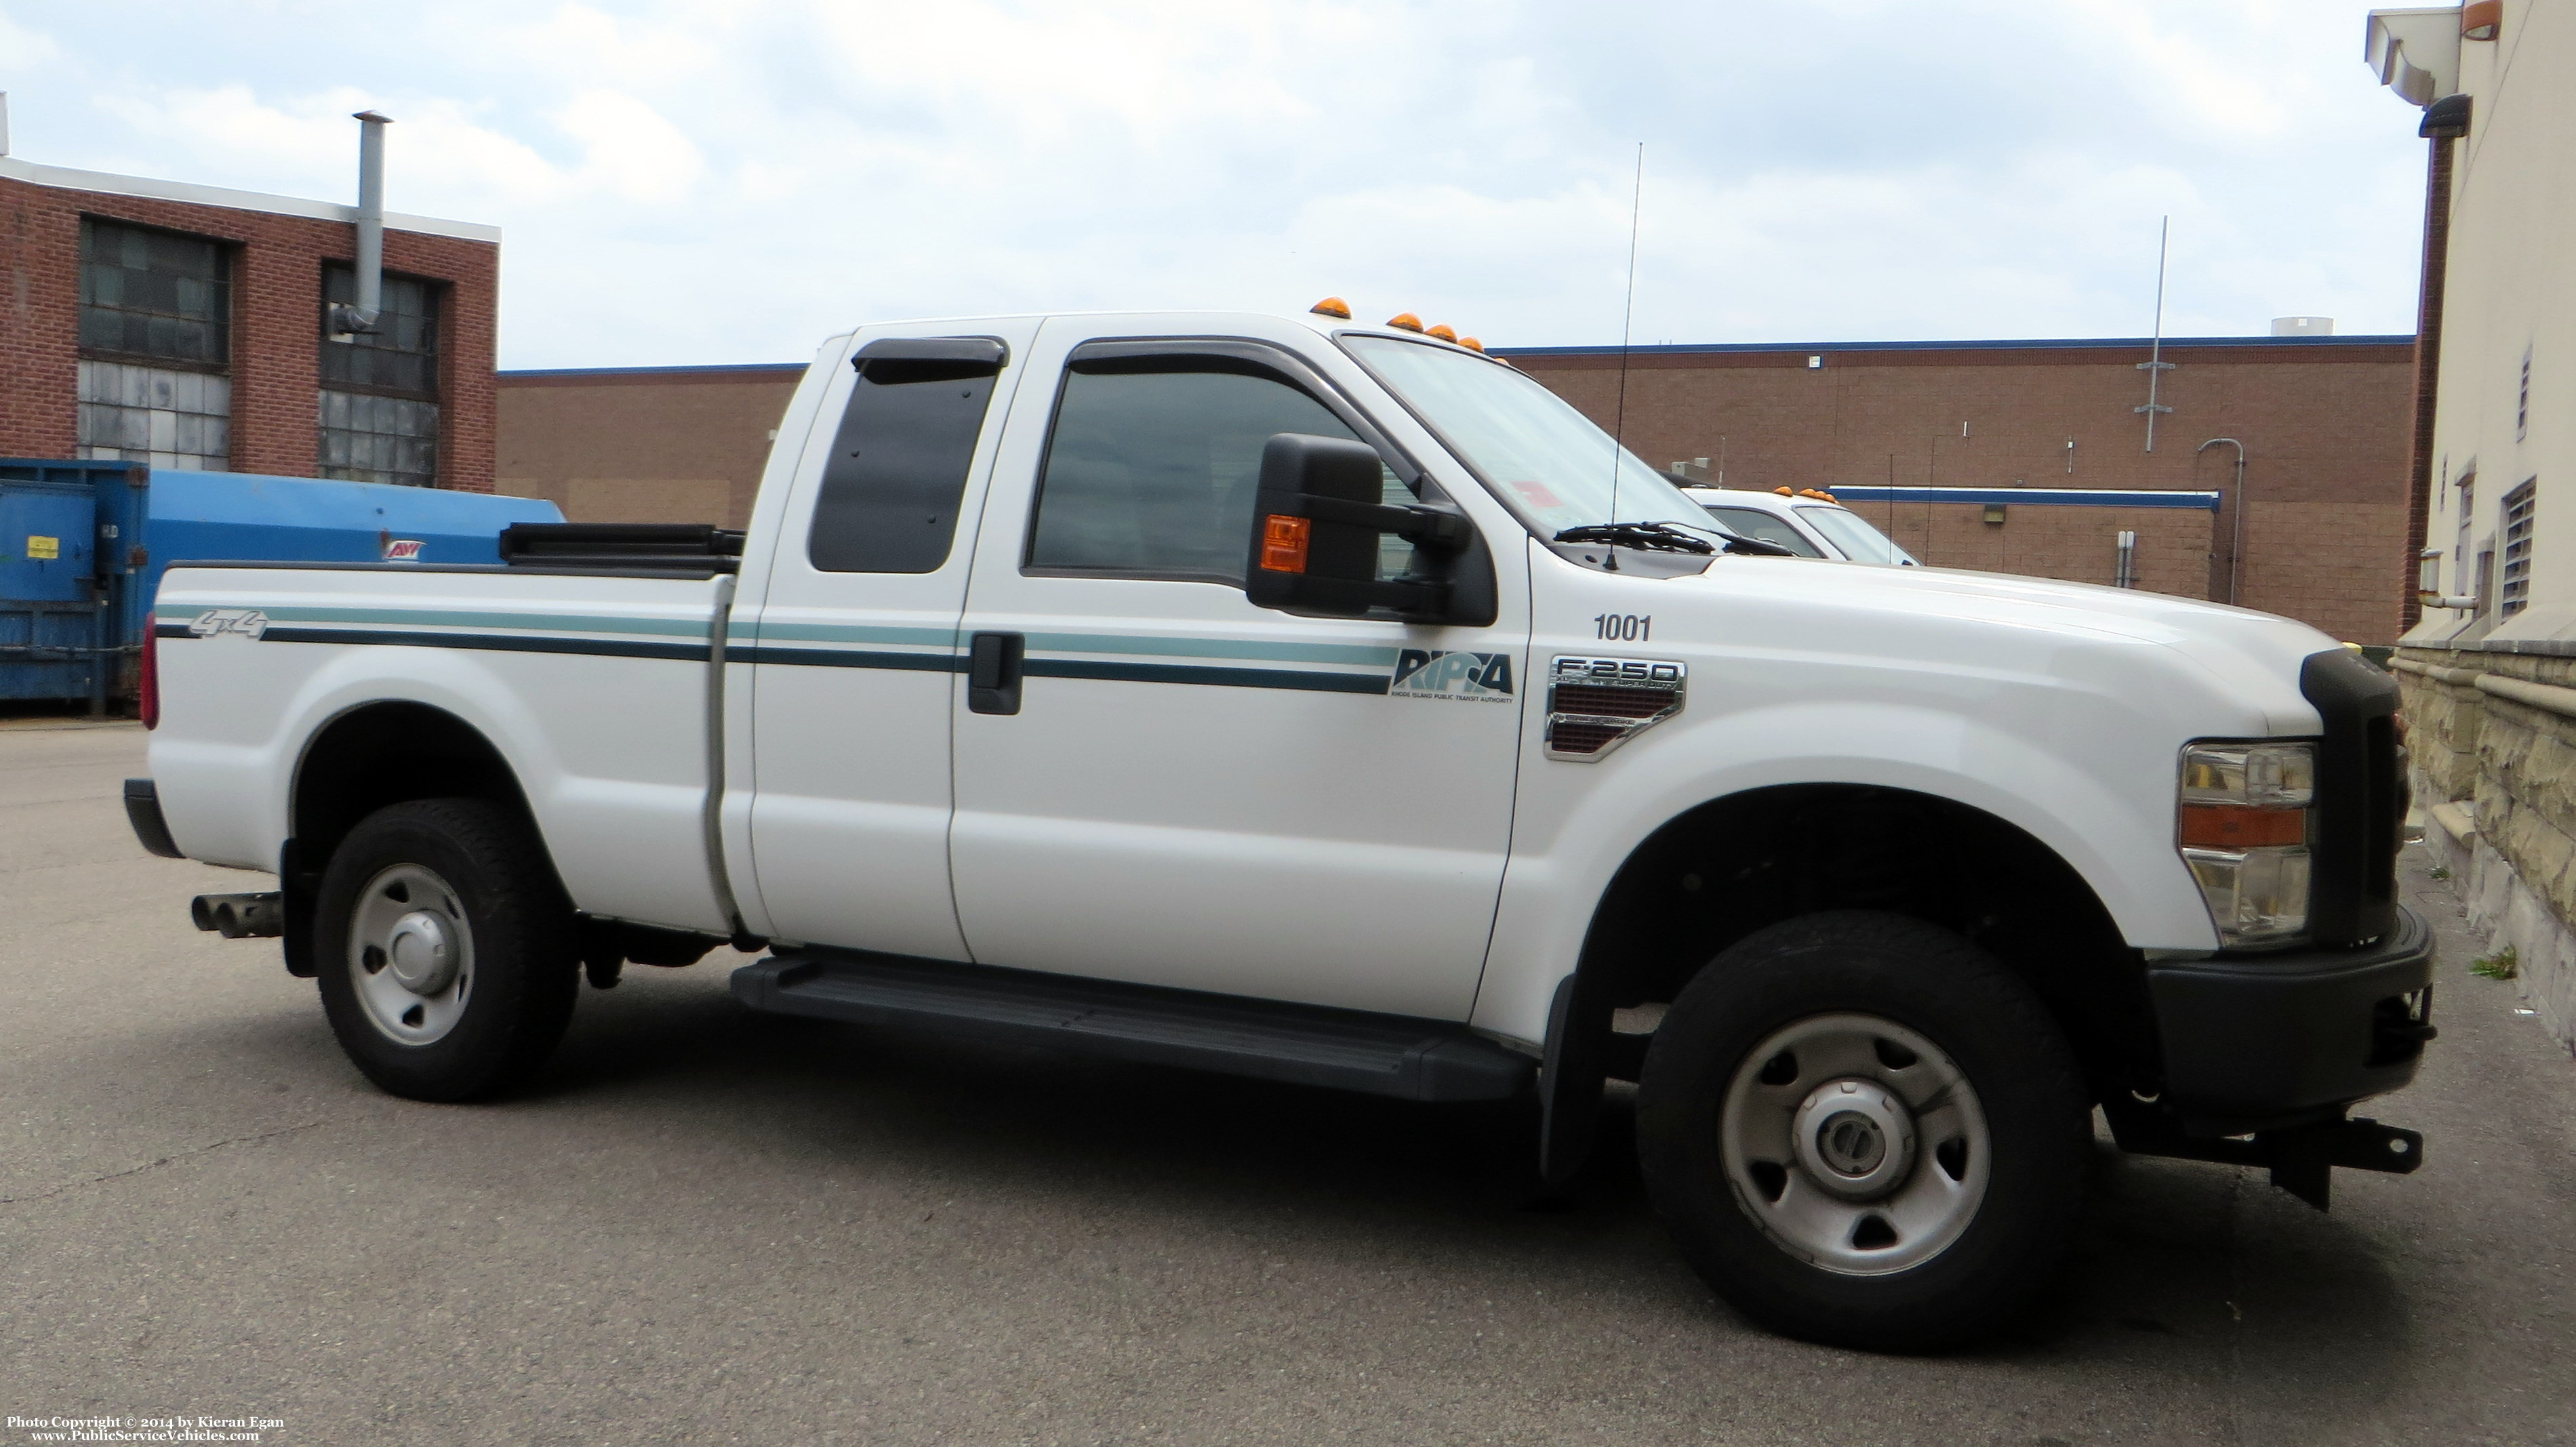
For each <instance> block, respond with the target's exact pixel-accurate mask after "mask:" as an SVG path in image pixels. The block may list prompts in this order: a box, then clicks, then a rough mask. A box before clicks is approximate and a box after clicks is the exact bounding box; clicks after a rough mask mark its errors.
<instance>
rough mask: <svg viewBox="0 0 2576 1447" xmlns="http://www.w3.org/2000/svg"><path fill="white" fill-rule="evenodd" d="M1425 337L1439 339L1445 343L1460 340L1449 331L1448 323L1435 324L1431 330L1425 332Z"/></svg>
mask: <svg viewBox="0 0 2576 1447" xmlns="http://www.w3.org/2000/svg"><path fill="white" fill-rule="evenodd" d="M1423 335H1424V336H1428V337H1438V338H1439V339H1440V340H1442V341H1444V342H1454V341H1456V340H1458V334H1457V333H1456V332H1454V331H1451V330H1450V329H1449V324H1448V323H1447V322H1439V323H1435V324H1434V325H1433V326H1432V327H1431V329H1430V330H1428V331H1426V332H1424V333H1423Z"/></svg>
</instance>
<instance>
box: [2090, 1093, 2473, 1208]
mask: <svg viewBox="0 0 2576 1447" xmlns="http://www.w3.org/2000/svg"><path fill="white" fill-rule="evenodd" d="M2103 1113H2104V1114H2105V1115H2107V1116H2109V1117H2110V1120H2111V1135H2112V1138H2113V1139H2114V1140H2116V1141H2118V1142H2119V1145H2120V1149H2122V1150H2124V1151H2127V1152H2129V1153H2130V1154H2131V1155H2140V1156H2171V1157H2174V1158H2176V1159H2179V1160H2186V1161H2216V1162H2218V1163H2219V1164H2221V1165H2229V1166H2263V1167H2266V1168H2268V1169H2269V1170H2270V1171H2271V1173H2272V1184H2273V1185H2275V1186H2278V1187H2280V1188H2281V1189H2282V1190H2284V1191H2287V1192H2289V1193H2290V1194H2291V1195H2293V1196H2296V1197H2298V1198H2299V1199H2300V1200H2302V1201H2305V1202H2307V1203H2308V1204H2309V1205H2311V1206H2314V1207H2316V1208H2317V1209H2318V1210H2320V1211H2323V1210H2326V1209H2327V1208H2328V1204H2329V1202H2330V1201H2331V1200H2332V1198H2333V1182H2334V1168H2335V1167H2337V1166H2341V1167H2343V1168H2344V1169H2345V1170H2348V1171H2379V1172H2383V1173H2385V1174H2388V1175H2393V1176H2410V1175H2413V1174H2414V1173H2415V1172H2416V1171H2417V1170H2418V1169H2420V1168H2421V1167H2422V1166H2423V1164H2424V1137H2423V1134H2422V1133H2421V1132H2419V1131H2411V1130H2401V1129H2399V1128H2398V1127H2396V1126H2393V1125H2381V1124H2380V1123H2379V1122H2377V1121H2375V1120H2372V1119H2370V1118H2369V1117H2368V1116H2356V1117H2354V1118H2353V1119H2350V1120H2329V1121H2319V1122H2317V1123H2315V1124H2313V1125H2300V1126H2290V1127H2287V1128H2285V1129H2281V1130H2267V1131H2257V1132H2255V1133H2254V1134H2252V1135H2250V1136H2219V1137H2202V1136H2191V1135H2185V1134H2184V1133H2183V1132H2182V1130H2181V1129H2179V1128H2178V1127H2177V1126H2175V1125H2174V1123H2173V1122H2172V1121H2170V1120H2168V1119H2166V1118H2164V1117H2162V1116H2159V1115H2156V1114H2153V1113H2151V1112H2149V1111H2148V1110H2147V1109H2145V1108H2143V1107H2130V1108H2129V1109H2125V1110H2106V1111H2104V1112H2103Z"/></svg>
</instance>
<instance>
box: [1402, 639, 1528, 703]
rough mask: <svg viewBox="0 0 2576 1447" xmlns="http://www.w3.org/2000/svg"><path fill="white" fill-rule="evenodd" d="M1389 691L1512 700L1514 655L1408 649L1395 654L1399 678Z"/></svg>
mask: <svg viewBox="0 0 2576 1447" xmlns="http://www.w3.org/2000/svg"><path fill="white" fill-rule="evenodd" d="M1386 691H1387V693H1388V694H1390V695H1391V696H1393V697H1396V698H1440V699H1449V700H1451V701H1454V702H1460V703H1509V702H1511V700H1512V656H1511V655H1510V654H1508V653H1458V652H1452V651H1450V650H1448V649H1429V648H1407V649H1405V650H1403V651H1402V652H1400V653H1398V654H1397V655H1396V656H1395V679H1394V681H1393V682H1392V683H1390V684H1388V685H1387V690H1386Z"/></svg>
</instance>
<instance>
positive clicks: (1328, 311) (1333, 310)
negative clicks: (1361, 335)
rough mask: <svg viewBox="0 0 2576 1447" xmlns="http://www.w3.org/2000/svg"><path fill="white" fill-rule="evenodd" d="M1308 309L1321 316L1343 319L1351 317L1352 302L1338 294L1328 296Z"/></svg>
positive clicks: (1347, 319) (1346, 319)
mask: <svg viewBox="0 0 2576 1447" xmlns="http://www.w3.org/2000/svg"><path fill="white" fill-rule="evenodd" d="M1306 310H1308V311H1310V312H1313V313H1314V314H1315V315H1317V316H1319V317H1340V318H1341V319H1342V320H1343V321H1349V320H1350V319H1351V304H1350V303H1349V302H1346V301H1344V300H1342V299H1341V298H1340V297H1337V296H1328V297H1326V298H1324V299H1323V300H1322V301H1319V302H1317V303H1315V304H1314V305H1313V306H1310V307H1308V308H1306Z"/></svg>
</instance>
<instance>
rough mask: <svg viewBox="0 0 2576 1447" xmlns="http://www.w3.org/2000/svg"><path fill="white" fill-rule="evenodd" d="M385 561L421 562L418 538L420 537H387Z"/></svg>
mask: <svg viewBox="0 0 2576 1447" xmlns="http://www.w3.org/2000/svg"><path fill="white" fill-rule="evenodd" d="M385 561H386V562H388V563H417V562H419V561H420V539H418V538H387V539H385Z"/></svg>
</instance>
